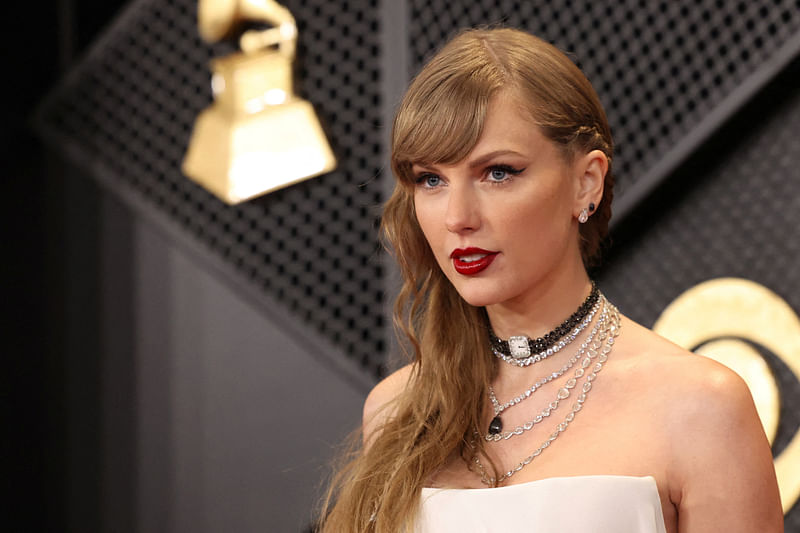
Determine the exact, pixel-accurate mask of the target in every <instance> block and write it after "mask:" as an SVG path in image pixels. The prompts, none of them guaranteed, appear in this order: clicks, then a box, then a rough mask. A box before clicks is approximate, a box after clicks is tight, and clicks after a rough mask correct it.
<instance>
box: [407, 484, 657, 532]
mask: <svg viewBox="0 0 800 533" xmlns="http://www.w3.org/2000/svg"><path fill="white" fill-rule="evenodd" d="M421 505H422V508H421V509H420V514H419V520H418V522H417V532H419V533H450V532H452V533H456V532H457V533H471V532H478V531H481V532H484V531H491V532H501V533H518V532H531V533H666V527H665V526H664V515H663V513H662V510H661V500H660V499H659V496H658V487H657V486H656V481H655V479H653V478H652V477H649V476H648V477H632V476H575V477H556V478H547V479H541V480H538V481H531V482H528V483H521V484H519V485H510V486H507V487H498V488H494V489H489V488H487V489H434V488H423V489H422V502H421Z"/></svg>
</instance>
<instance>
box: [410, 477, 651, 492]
mask: <svg viewBox="0 0 800 533" xmlns="http://www.w3.org/2000/svg"><path fill="white" fill-rule="evenodd" d="M601 479H607V480H609V481H610V480H619V481H625V480H638V481H645V480H649V481H651V482H652V484H653V487H654V488H655V489H656V492H658V484H657V483H656V479H655V478H654V477H653V476H625V475H618V474H588V475H577V476H554V477H545V478H542V479H534V480H532V481H526V482H524V483H515V484H514V485H506V486H503V487H481V488H478V489H467V488H451V487H422V491H423V492H426V491H427V492H430V491H443V490H447V491H463V492H481V491H487V490H490V491H510V490H513V489H515V488H517V490H519V489H521V488H526V487H533V486H536V485H543V484H546V483H547V482H549V481H565V480H566V481H570V480H576V481H578V480H583V481H586V480H597V481H599V480H601Z"/></svg>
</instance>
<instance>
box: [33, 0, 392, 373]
mask: <svg viewBox="0 0 800 533" xmlns="http://www.w3.org/2000/svg"><path fill="white" fill-rule="evenodd" d="M283 3H284V5H286V7H288V8H289V9H290V10H291V12H292V13H293V14H294V16H295V18H296V19H297V23H298V30H299V43H298V54H297V59H296V63H295V65H296V72H297V79H298V80H299V86H298V87H297V88H296V89H297V91H298V92H299V93H300V94H301V95H302V96H303V97H305V98H307V99H309V100H310V101H311V102H312V103H313V104H314V105H315V107H316V109H317V111H318V114H319V116H320V118H321V120H322V122H323V125H324V127H326V130H327V132H328V136H329V138H330V140H331V142H332V145H333V149H334V151H335V153H336V155H337V158H338V159H339V167H338V169H337V170H336V171H334V172H332V173H330V174H328V175H325V176H322V177H320V178H317V179H314V180H311V181H308V182H304V183H301V184H298V185H295V186H292V187H290V188H288V189H285V190H282V191H278V192H276V193H273V194H271V195H268V196H266V197H263V198H260V199H257V200H254V201H251V202H248V203H246V204H244V205H241V206H237V207H228V206H226V205H224V204H222V203H221V202H220V201H218V200H216V199H215V198H214V197H213V196H211V195H210V194H208V193H207V192H206V191H205V190H204V189H202V188H200V187H198V186H196V185H194V184H193V183H192V182H191V181H189V180H188V179H186V178H185V177H184V176H183V175H182V174H181V171H180V163H181V161H182V159H183V157H184V154H185V151H186V146H187V144H188V141H189V135H190V133H191V130H192V125H193V122H194V119H195V117H196V116H197V114H198V113H199V111H200V110H201V109H203V108H204V107H206V106H208V105H209V104H210V103H211V91H210V86H209V80H210V73H209V70H208V60H209V59H210V58H211V57H212V55H221V54H223V53H227V52H230V51H231V49H232V47H231V46H230V45H218V46H217V47H216V50H212V48H211V47H210V46H208V45H206V44H205V43H203V42H202V41H201V40H200V39H199V37H198V36H197V30H196V24H197V23H196V21H197V18H196V5H197V2H196V0H141V1H138V2H134V3H133V4H132V5H131V7H130V8H129V9H128V11H127V12H126V13H125V15H124V16H123V17H122V18H121V19H120V20H118V21H117V23H116V24H115V26H114V27H113V28H112V29H111V30H110V31H109V32H108V34H107V35H106V36H105V38H104V39H103V40H102V42H101V43H100V44H99V45H98V46H96V47H94V49H93V53H92V54H91V56H90V57H88V58H87V59H86V60H85V61H84V62H83V63H82V64H81V65H80V67H79V68H78V69H77V70H76V71H74V72H73V73H72V75H71V77H70V78H69V79H68V80H67V81H66V82H65V83H64V84H63V85H62V86H61V87H60V88H59V89H58V90H57V91H56V93H55V94H54V95H53V96H52V98H51V99H50V100H49V101H48V102H47V103H46V104H45V105H44V106H43V108H42V109H41V111H40V116H39V126H40V129H41V130H43V131H44V132H45V133H46V134H47V135H48V137H49V138H50V139H53V140H55V141H57V142H58V143H61V144H62V145H65V146H66V147H67V149H68V150H69V151H70V153H71V154H72V155H73V156H76V157H77V158H78V159H79V160H80V161H81V162H82V163H83V164H84V165H85V166H86V167H88V168H89V169H91V172H93V173H94V174H95V175H102V176H103V178H104V179H106V180H111V183H112V185H113V186H114V187H122V188H126V189H128V190H133V191H135V193H136V194H139V195H141V196H143V197H145V198H146V199H147V200H148V201H149V202H152V203H153V204H155V205H156V206H158V208H160V209H161V210H163V211H165V212H166V213H167V214H168V215H169V216H170V217H172V218H173V219H175V220H176V221H178V222H179V224H180V225H182V226H183V227H184V228H186V229H187V230H189V231H190V232H191V233H192V234H194V235H195V236H197V237H198V238H200V239H201V240H202V241H203V242H204V243H206V244H207V245H208V246H209V247H210V248H212V249H213V250H214V251H215V252H216V253H218V254H221V255H222V256H223V257H224V258H226V260H227V261H229V262H230V263H233V264H234V265H235V266H236V268H237V269H238V270H239V271H240V272H241V273H243V274H244V275H246V276H247V277H248V278H249V279H250V280H251V281H252V283H253V286H254V290H265V291H268V292H269V293H271V294H272V295H274V296H275V297H277V298H278V299H279V300H280V301H281V302H283V303H285V304H286V306H287V307H288V308H290V309H291V310H292V311H293V312H294V313H295V315H296V316H297V317H298V320H304V321H307V322H309V323H311V324H313V325H314V326H315V327H316V328H318V329H319V330H320V331H322V332H324V333H325V334H326V335H327V336H328V337H329V338H330V339H331V340H333V341H334V342H335V343H337V344H338V345H339V346H341V347H342V348H343V349H344V350H345V351H346V352H347V353H348V354H350V355H351V356H352V357H354V358H356V359H357V360H359V361H361V362H362V363H363V364H364V365H365V366H367V367H368V368H370V369H371V371H372V372H375V371H378V370H379V365H380V363H381V361H382V355H383V354H382V352H383V346H384V338H383V331H384V328H383V327H382V325H383V322H384V319H383V304H382V295H383V286H382V273H381V265H380V262H379V261H378V253H377V250H378V246H377V244H376V239H375V236H376V232H375V224H376V217H377V215H378V211H377V209H376V207H377V206H379V205H380V202H381V185H380V183H379V179H378V176H379V174H380V166H381V146H380V143H379V133H378V126H379V124H378V122H379V113H380V103H381V98H380V94H379V92H378V91H379V87H380V86H379V83H378V82H379V79H380V72H379V67H378V59H379V56H380V50H379V45H378V43H379V27H378V9H377V0H373V1H369V0H364V1H339V2H329V1H326V0H296V1H287V2H283Z"/></svg>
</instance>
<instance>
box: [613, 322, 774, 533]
mask: <svg viewBox="0 0 800 533" xmlns="http://www.w3.org/2000/svg"><path fill="white" fill-rule="evenodd" d="M619 341H620V342H619V343H618V344H619V346H618V348H620V352H621V353H620V355H622V357H621V359H622V361H621V365H620V366H621V367H622V368H623V372H624V373H625V374H626V376H623V378H630V377H632V376H633V377H635V378H639V383H640V385H639V387H641V389H638V388H637V391H638V392H639V393H641V396H642V397H649V398H650V401H647V402H644V403H645V404H646V406H647V407H646V409H648V416H649V417H651V418H655V419H657V421H658V423H657V424H656V425H655V427H659V428H660V430H659V431H658V434H657V435H656V438H659V439H661V440H663V441H665V444H666V448H667V449H668V450H669V458H668V463H669V464H668V471H669V477H670V492H671V499H672V500H673V503H675V504H676V506H677V508H678V512H679V516H680V522H681V531H686V532H694V531H743V532H744V531H765V532H766V531H782V524H783V517H782V515H783V513H782V512H781V508H780V499H779V495H778V490H777V482H776V479H775V470H774V466H773V463H772V454H771V451H770V447H769V443H768V441H767V438H766V436H765V435H764V430H763V427H762V425H761V421H760V419H759V417H758V413H757V411H756V408H755V405H754V403H753V399H752V396H751V394H750V390H749V388H748V386H747V384H746V383H745V382H744V380H742V378H741V377H739V375H738V374H736V373H735V372H734V371H733V370H731V369H729V368H728V367H727V366H725V365H723V364H720V363H718V362H716V361H714V360H712V359H710V358H707V357H703V356H700V355H696V354H693V353H691V352H688V351H686V350H684V349H683V348H681V347H679V346H677V345H675V344H673V343H672V342H670V341H668V340H666V339H664V338H662V337H660V336H659V335H657V334H655V333H654V332H652V331H650V330H648V329H647V328H644V327H642V326H640V325H638V324H636V323H634V322H633V321H631V320H628V319H625V321H624V322H623V335H621V336H620V339H619ZM616 349H617V347H615V350H616Z"/></svg>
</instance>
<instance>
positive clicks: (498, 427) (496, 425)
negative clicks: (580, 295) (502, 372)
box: [489, 306, 608, 435]
mask: <svg viewBox="0 0 800 533" xmlns="http://www.w3.org/2000/svg"><path fill="white" fill-rule="evenodd" d="M607 316H608V312H607V308H606V307H605V306H604V307H603V312H602V314H601V315H600V318H599V319H598V321H597V323H596V324H595V325H594V327H593V328H592V331H590V332H589V336H588V337H587V338H586V340H585V341H584V342H583V343H582V344H581V347H580V348H579V349H578V351H577V352H576V353H575V355H573V356H572V357H571V358H570V359H569V361H567V363H566V364H565V365H564V366H562V367H561V368H560V369H558V370H557V371H555V372H553V373H552V374H549V375H547V376H545V377H543V378H541V379H539V380H538V381H537V382H536V383H534V384H533V385H532V386H531V387H530V388H528V389H527V390H525V391H524V392H523V393H522V394H520V395H519V396H517V397H515V398H513V399H511V400H509V401H507V402H506V403H504V404H500V402H499V401H498V400H497V396H496V395H495V392H494V387H492V386H491V385H489V400H490V401H491V402H492V408H493V409H494V418H493V419H492V421H491V423H490V424H489V434H491V435H494V434H498V433H499V432H500V431H502V428H503V423H502V420H500V413H502V412H503V411H505V410H506V409H509V408H511V407H514V406H515V405H517V404H519V403H521V402H522V401H523V400H526V399H528V398H530V397H531V396H532V395H533V393H535V392H536V391H537V390H538V389H539V388H540V387H541V386H543V385H545V384H547V383H550V382H551V381H553V380H554V379H558V378H560V377H561V376H563V375H564V374H565V373H566V372H567V371H569V370H570V369H571V368H572V367H573V366H574V365H575V363H576V362H577V361H578V359H579V358H580V357H581V356H582V355H583V354H584V352H585V351H586V349H587V348H588V347H589V345H590V344H592V341H593V340H594V337H595V335H597V332H598V330H599V329H600V328H601V327H602V326H603V324H605V322H606V321H607ZM549 414H550V413H549V412H548V413H547V415H549ZM547 415H545V416H547Z"/></svg>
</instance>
